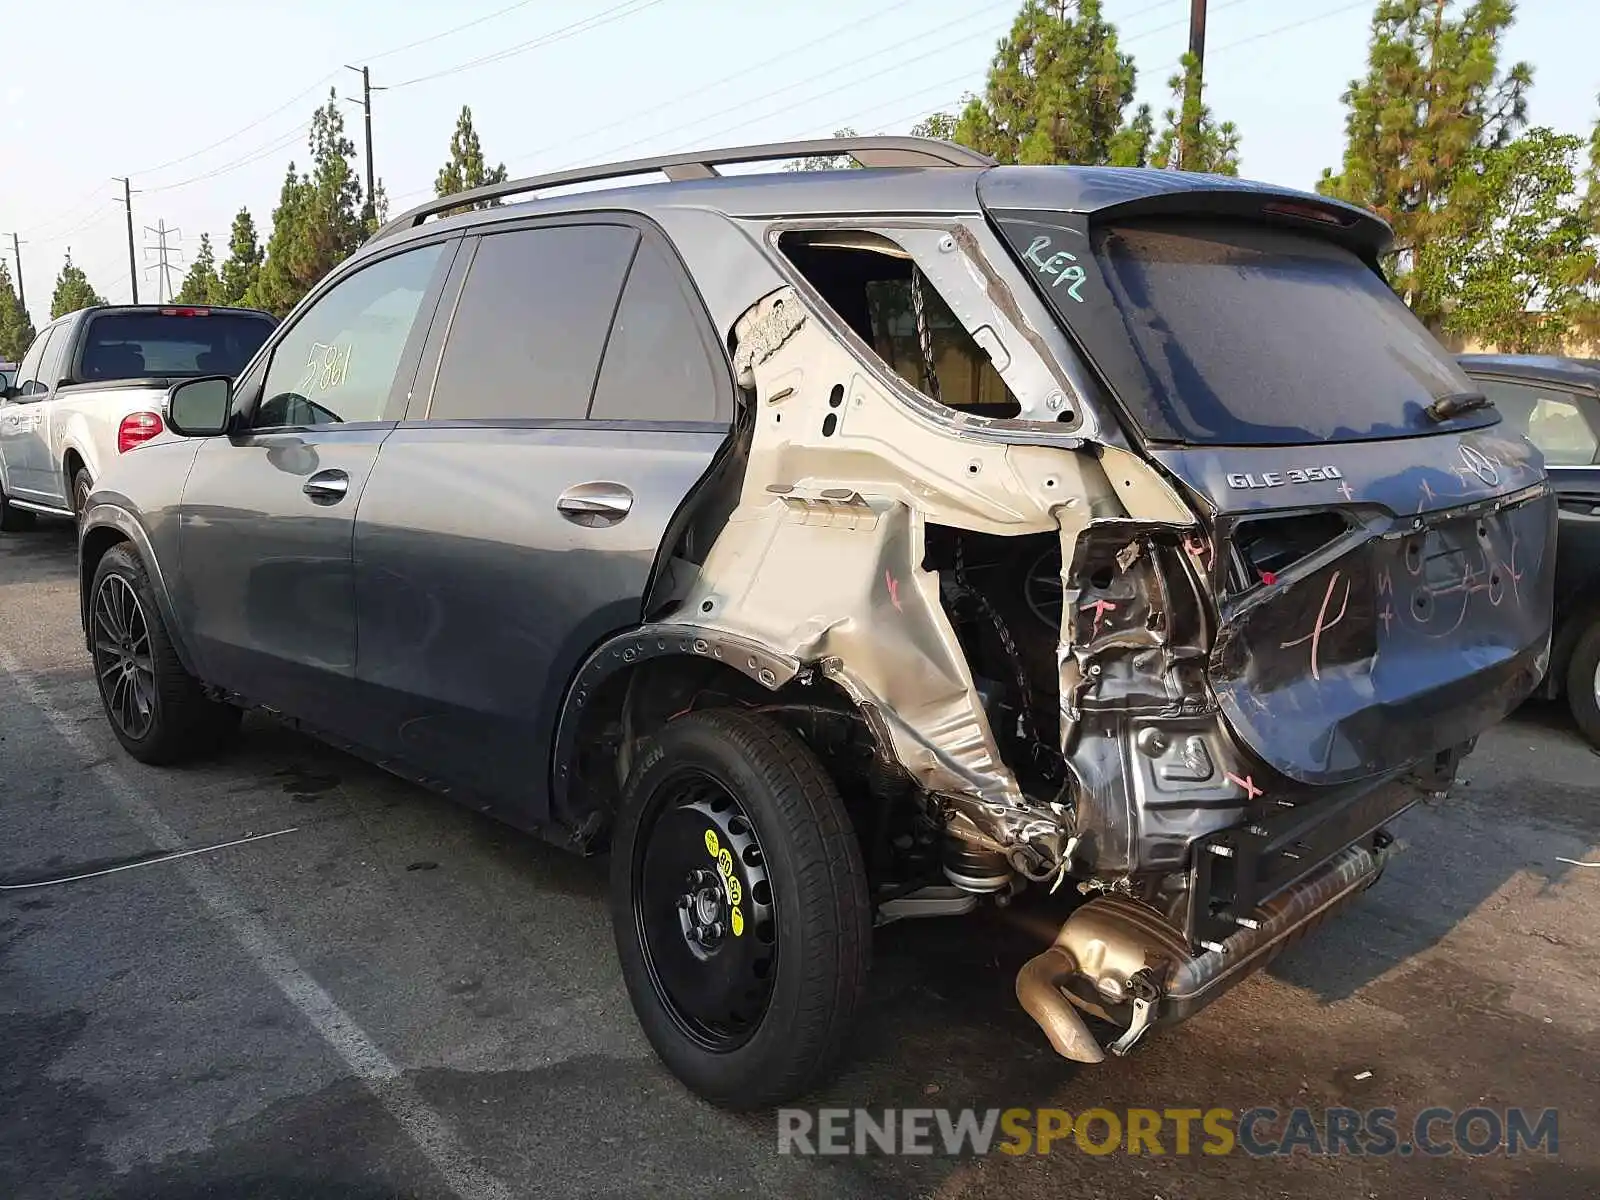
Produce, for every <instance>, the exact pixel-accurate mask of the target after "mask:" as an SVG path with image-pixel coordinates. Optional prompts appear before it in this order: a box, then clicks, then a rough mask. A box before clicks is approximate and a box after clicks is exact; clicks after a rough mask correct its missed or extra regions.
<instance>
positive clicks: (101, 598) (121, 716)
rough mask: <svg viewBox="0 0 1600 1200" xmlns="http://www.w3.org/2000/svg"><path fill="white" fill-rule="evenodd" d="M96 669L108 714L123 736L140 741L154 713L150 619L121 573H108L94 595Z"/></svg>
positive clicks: (154, 678)
mask: <svg viewBox="0 0 1600 1200" xmlns="http://www.w3.org/2000/svg"><path fill="white" fill-rule="evenodd" d="M94 669H95V673H96V674H97V675H98V676H99V679H100V693H101V695H102V696H103V697H104V698H105V705H106V716H108V717H110V718H111V723H112V725H114V726H115V727H116V729H117V732H119V733H121V734H122V735H123V736H124V737H129V738H134V739H140V738H143V737H145V736H146V735H147V734H148V733H149V732H150V726H151V724H152V723H153V722H154V721H155V715H156V676H155V666H154V663H153V662H152V661H151V657H150V622H149V620H148V619H147V618H146V617H145V615H144V608H143V607H142V606H141V605H140V603H139V597H138V596H137V595H135V594H134V591H133V587H132V585H130V584H129V582H128V581H127V580H126V579H124V578H123V577H122V576H121V575H107V576H106V577H105V578H104V579H102V580H101V581H100V586H99V587H98V588H97V589H96V590H95V594H94Z"/></svg>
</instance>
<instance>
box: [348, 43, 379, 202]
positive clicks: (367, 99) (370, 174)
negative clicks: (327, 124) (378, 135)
mask: <svg viewBox="0 0 1600 1200" xmlns="http://www.w3.org/2000/svg"><path fill="white" fill-rule="evenodd" d="M345 70H347V71H357V72H360V74H361V99H359V100H357V99H356V98H355V97H354V96H346V97H345V99H346V100H349V101H350V102H351V103H352V104H359V105H361V114H362V117H363V119H364V123H365V125H366V131H367V157H366V163H367V202H366V203H365V204H364V205H362V207H361V215H362V217H363V219H365V221H366V222H367V225H368V226H369V227H370V226H371V225H372V224H373V222H374V221H376V220H377V215H378V207H377V200H376V198H375V197H376V195H377V186H378V185H377V172H376V171H374V170H373V168H372V93H373V92H374V91H378V92H381V91H383V89H382V88H374V87H373V86H372V74H371V72H370V71H368V70H367V68H366V67H352V66H350V65H349V64H348V63H346V64H345Z"/></svg>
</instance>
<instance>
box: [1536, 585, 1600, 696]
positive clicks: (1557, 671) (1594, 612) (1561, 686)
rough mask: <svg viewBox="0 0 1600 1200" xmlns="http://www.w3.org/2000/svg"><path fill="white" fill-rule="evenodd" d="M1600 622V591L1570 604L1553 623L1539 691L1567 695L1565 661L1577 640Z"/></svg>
mask: <svg viewBox="0 0 1600 1200" xmlns="http://www.w3.org/2000/svg"><path fill="white" fill-rule="evenodd" d="M1597 622H1600V591H1593V592H1590V593H1589V594H1588V595H1586V596H1584V597H1583V598H1582V599H1581V600H1578V601H1575V602H1574V603H1573V604H1571V605H1570V606H1569V607H1568V609H1567V611H1566V612H1565V613H1564V614H1563V615H1562V617H1561V619H1560V621H1558V622H1557V623H1556V628H1555V632H1554V634H1553V635H1552V636H1551V639H1550V667H1549V669H1548V670H1547V671H1546V672H1545V680H1544V684H1543V686H1542V687H1541V688H1540V692H1539V694H1540V695H1542V696H1544V697H1545V698H1547V699H1550V700H1558V699H1561V698H1562V697H1564V696H1565V695H1566V694H1567V664H1568V663H1569V662H1570V661H1571V659H1572V655H1573V653H1574V652H1575V651H1576V650H1577V648H1578V641H1579V639H1581V638H1582V637H1583V635H1584V634H1585V633H1586V632H1588V630H1589V629H1590V628H1591V627H1592V626H1593V625H1595V624H1596V623H1597Z"/></svg>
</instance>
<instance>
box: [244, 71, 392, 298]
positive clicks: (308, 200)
mask: <svg viewBox="0 0 1600 1200" xmlns="http://www.w3.org/2000/svg"><path fill="white" fill-rule="evenodd" d="M310 150H311V170H310V172H309V173H307V174H296V173H295V167H294V164H293V163H290V164H289V171H288V175H287V176H286V177H285V179H284V181H283V189H282V191H281V192H280V193H279V197H278V207H277V208H276V209H274V210H273V213H272V235H271V237H269V238H268V239H267V254H266V261H265V262H263V263H262V266H261V273H260V275H259V276H258V277H257V279H256V282H255V286H254V287H253V288H252V289H251V291H250V293H249V298H248V299H247V303H251V304H254V305H257V306H259V307H261V308H265V309H266V310H267V311H269V312H272V313H275V314H277V315H278V316H280V317H281V316H283V315H285V314H286V313H288V311H289V310H290V309H291V308H293V307H294V306H295V305H296V304H297V303H298V302H299V300H300V298H301V297H302V296H304V295H305V294H306V293H307V292H308V291H310V290H311V289H312V288H313V287H314V286H316V283H317V281H318V280H319V279H321V278H322V277H323V276H324V275H326V274H327V273H328V272H329V271H331V270H333V268H334V267H336V266H338V265H339V264H340V263H341V262H343V261H344V260H345V259H346V258H348V257H349V256H350V255H351V254H352V253H353V252H354V251H355V250H356V248H357V247H359V246H360V245H361V243H362V241H363V240H364V239H365V237H366V233H367V226H366V222H365V221H364V220H363V219H362V215H361V181H360V178H359V176H358V174H357V172H356V166H355V152H356V147H355V143H354V142H352V141H351V140H350V139H349V137H347V136H346V135H345V131H344V114H343V113H341V112H340V111H339V104H338V94H337V93H336V92H334V91H331V90H330V91H329V93H328V103H327V104H326V105H324V106H323V107H322V108H319V109H317V111H316V113H315V114H314V115H313V116H312V118H311V137H310Z"/></svg>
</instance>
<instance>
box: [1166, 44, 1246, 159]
mask: <svg viewBox="0 0 1600 1200" xmlns="http://www.w3.org/2000/svg"><path fill="white" fill-rule="evenodd" d="M1181 64H1182V68H1183V69H1182V71H1181V72H1180V73H1179V74H1177V75H1174V76H1172V78H1170V79H1168V80H1167V86H1168V87H1169V88H1171V89H1172V104H1173V107H1171V108H1169V109H1167V111H1166V112H1165V113H1163V114H1162V119H1163V120H1164V121H1165V122H1166V127H1165V128H1164V129H1163V130H1162V131H1161V136H1160V137H1159V138H1157V139H1156V142H1155V149H1154V150H1153V151H1152V153H1151V155H1150V163H1151V165H1152V166H1156V167H1165V168H1167V169H1169V170H1175V171H1205V172H1209V173H1210V174H1212V175H1237V174H1238V173H1239V131H1238V129H1237V128H1236V127H1235V126H1234V124H1233V122H1232V121H1223V122H1221V123H1220V124H1219V123H1218V122H1217V121H1216V119H1215V118H1213V117H1212V115H1211V107H1210V105H1208V104H1206V103H1205V102H1204V100H1203V99H1202V97H1201V80H1200V60H1199V59H1197V58H1195V56H1194V55H1192V54H1185V55H1184V56H1183V58H1182V60H1181Z"/></svg>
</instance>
